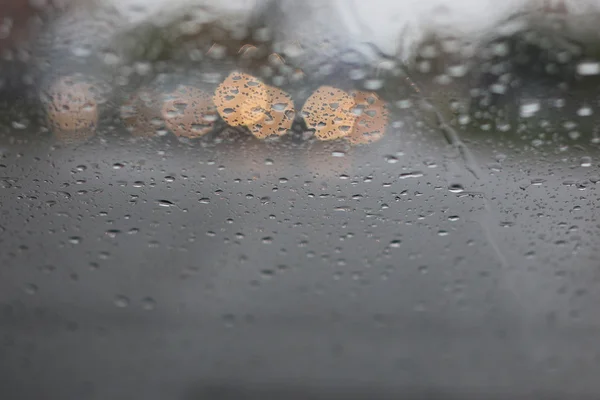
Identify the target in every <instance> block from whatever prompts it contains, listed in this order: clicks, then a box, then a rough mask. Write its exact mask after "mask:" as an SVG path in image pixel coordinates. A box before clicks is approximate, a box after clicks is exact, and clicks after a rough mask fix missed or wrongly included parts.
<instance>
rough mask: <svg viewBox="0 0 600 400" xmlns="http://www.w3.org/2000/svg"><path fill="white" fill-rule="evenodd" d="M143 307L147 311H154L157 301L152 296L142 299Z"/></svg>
mask: <svg viewBox="0 0 600 400" xmlns="http://www.w3.org/2000/svg"><path fill="white" fill-rule="evenodd" d="M142 308H143V309H144V310H146V311H152V310H154V309H155V308H156V301H155V300H154V299H153V298H152V297H145V298H143V299H142Z"/></svg>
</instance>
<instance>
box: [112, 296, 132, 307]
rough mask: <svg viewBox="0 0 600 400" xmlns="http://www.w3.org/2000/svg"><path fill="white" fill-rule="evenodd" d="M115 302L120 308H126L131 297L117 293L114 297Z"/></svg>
mask: <svg viewBox="0 0 600 400" xmlns="http://www.w3.org/2000/svg"><path fill="white" fill-rule="evenodd" d="M114 304H115V306H117V307H119V308H125V307H127V306H129V298H127V297H125V296H123V295H117V296H116V297H115V299H114Z"/></svg>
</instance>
